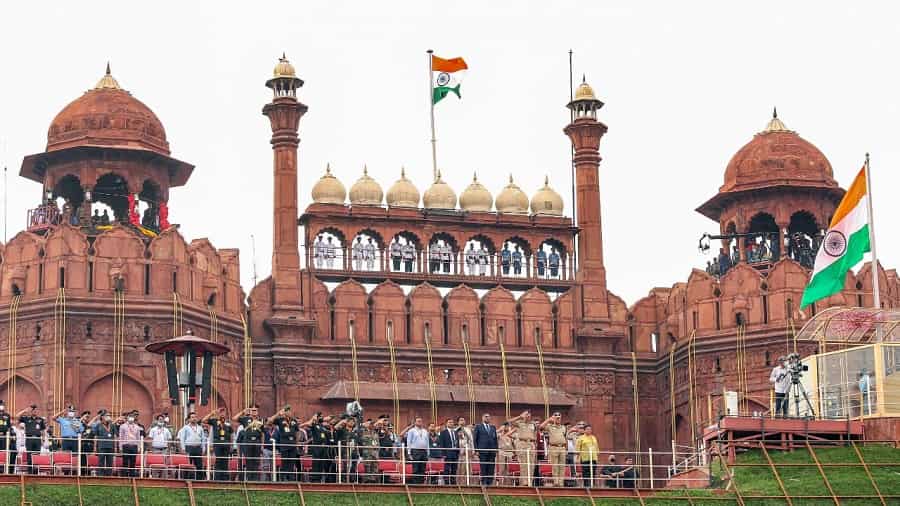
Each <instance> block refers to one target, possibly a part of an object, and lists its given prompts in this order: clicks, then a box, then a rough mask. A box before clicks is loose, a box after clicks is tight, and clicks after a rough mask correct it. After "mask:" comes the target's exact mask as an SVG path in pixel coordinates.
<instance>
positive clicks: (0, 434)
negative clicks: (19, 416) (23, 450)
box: [0, 401, 16, 474]
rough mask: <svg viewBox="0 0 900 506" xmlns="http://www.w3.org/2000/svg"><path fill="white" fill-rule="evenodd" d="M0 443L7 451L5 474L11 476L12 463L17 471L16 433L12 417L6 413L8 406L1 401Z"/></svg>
mask: <svg viewBox="0 0 900 506" xmlns="http://www.w3.org/2000/svg"><path fill="white" fill-rule="evenodd" d="M0 443H2V445H3V449H4V450H6V451H7V454H6V456H7V458H6V464H5V466H4V469H3V472H4V473H5V474H10V472H9V465H10V462H12V463H13V464H12V465H13V469H15V462H16V433H15V430H13V427H12V417H11V416H9V413H7V412H6V405H5V404H3V401H0Z"/></svg>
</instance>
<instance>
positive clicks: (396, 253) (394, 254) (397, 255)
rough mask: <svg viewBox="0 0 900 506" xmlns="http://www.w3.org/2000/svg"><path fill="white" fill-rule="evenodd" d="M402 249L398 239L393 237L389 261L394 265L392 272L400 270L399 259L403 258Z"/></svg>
mask: <svg viewBox="0 0 900 506" xmlns="http://www.w3.org/2000/svg"><path fill="white" fill-rule="evenodd" d="M402 249H403V247H402V246H401V245H400V241H398V240H397V239H394V241H393V242H392V243H391V263H392V264H393V265H394V272H400V261H401V260H403V253H402V251H401V250H402Z"/></svg>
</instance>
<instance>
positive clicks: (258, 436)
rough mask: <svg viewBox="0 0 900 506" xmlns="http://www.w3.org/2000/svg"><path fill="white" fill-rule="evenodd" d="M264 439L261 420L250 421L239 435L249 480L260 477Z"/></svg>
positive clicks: (246, 476)
mask: <svg viewBox="0 0 900 506" xmlns="http://www.w3.org/2000/svg"><path fill="white" fill-rule="evenodd" d="M263 439H264V438H263V431H262V422H261V421H259V420H253V421H251V422H249V423H248V424H247V427H246V428H245V429H244V430H242V431H241V433H240V435H239V436H238V443H239V444H240V449H241V453H242V454H243V455H244V458H245V459H246V463H245V464H244V469H245V470H246V474H245V475H244V478H245V479H246V480H247V481H256V480H257V479H258V478H259V460H260V456H261V455H262V444H263Z"/></svg>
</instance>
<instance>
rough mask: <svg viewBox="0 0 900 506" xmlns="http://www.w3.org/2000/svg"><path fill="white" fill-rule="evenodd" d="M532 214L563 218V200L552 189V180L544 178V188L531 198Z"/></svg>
mask: <svg viewBox="0 0 900 506" xmlns="http://www.w3.org/2000/svg"><path fill="white" fill-rule="evenodd" d="M531 214H537V215H542V216H562V215H563V199H562V197H561V196H560V195H559V193H557V192H556V190H554V189H553V188H551V187H550V178H549V177H548V176H544V187H543V188H541V189H540V190H538V191H537V193H535V194H534V196H533V197H531Z"/></svg>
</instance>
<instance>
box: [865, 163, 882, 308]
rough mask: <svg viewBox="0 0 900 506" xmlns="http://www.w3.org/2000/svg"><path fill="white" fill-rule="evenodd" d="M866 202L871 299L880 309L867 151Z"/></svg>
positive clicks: (870, 178) (870, 177)
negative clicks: (870, 265) (870, 266)
mask: <svg viewBox="0 0 900 506" xmlns="http://www.w3.org/2000/svg"><path fill="white" fill-rule="evenodd" d="M866 203H867V204H868V218H869V249H871V250H872V301H873V302H874V305H875V308H876V309H881V292H880V290H879V289H878V254H877V253H876V252H875V217H874V215H873V214H872V171H871V169H870V168H869V153H866Z"/></svg>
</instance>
